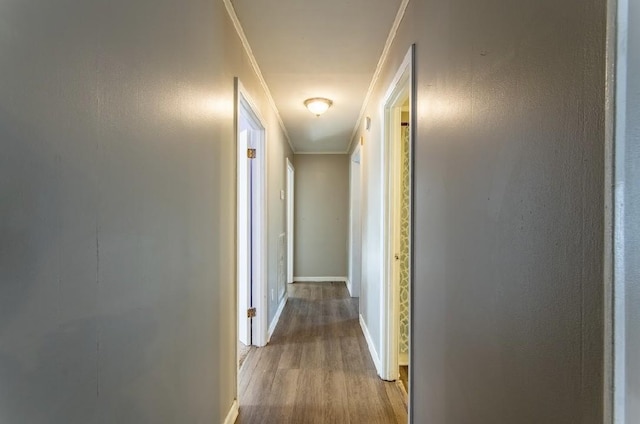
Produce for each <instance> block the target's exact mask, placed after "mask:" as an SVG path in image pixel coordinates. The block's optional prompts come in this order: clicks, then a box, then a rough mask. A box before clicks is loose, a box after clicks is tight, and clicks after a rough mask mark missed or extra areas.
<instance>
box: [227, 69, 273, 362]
mask: <svg viewBox="0 0 640 424" xmlns="http://www.w3.org/2000/svg"><path fill="white" fill-rule="evenodd" d="M235 86H236V90H235V91H236V143H237V172H238V175H237V231H236V235H237V310H238V314H237V328H238V368H240V366H241V365H242V363H243V361H244V359H245V358H246V356H247V354H248V353H249V350H250V347H251V346H264V345H265V344H266V327H265V326H266V321H267V317H266V311H267V308H266V289H265V286H266V234H265V231H266V221H265V219H266V213H265V211H266V196H265V181H266V178H265V175H266V161H265V152H266V151H265V126H264V124H263V122H264V121H263V120H262V119H261V117H260V115H259V114H258V112H257V108H255V107H254V103H253V102H252V101H251V98H250V97H249V96H248V94H247V92H246V91H245V90H244V87H243V86H242V83H241V82H240V81H239V80H238V79H237V78H236V80H235Z"/></svg>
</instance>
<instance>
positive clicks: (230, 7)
mask: <svg viewBox="0 0 640 424" xmlns="http://www.w3.org/2000/svg"><path fill="white" fill-rule="evenodd" d="M222 2H223V3H224V6H225V7H226V9H227V13H228V14H229V17H230V18H231V21H232V22H233V27H234V28H235V29H236V32H237V33H238V37H240V41H241V42H242V46H243V47H244V50H245V52H246V53H247V56H248V57H249V62H250V63H251V67H252V68H253V71H254V72H255V74H256V77H257V78H258V81H260V85H261V86H262V89H263V90H264V93H265V96H266V97H267V101H268V102H269V104H270V105H271V108H272V109H273V111H274V113H275V115H276V118H278V122H279V123H280V128H281V129H282V132H283V133H284V136H285V138H286V139H287V142H288V143H289V147H290V148H291V151H292V152H294V153H295V151H296V149H294V148H293V144H291V138H289V133H288V132H287V128H286V127H285V126H284V121H283V120H282V117H281V116H280V111H279V110H278V107H277V106H276V102H275V100H273V96H272V95H271V91H270V90H269V87H268V86H267V82H266V81H265V80H264V77H263V76H262V71H261V70H260V66H258V61H257V60H256V57H255V56H254V55H253V50H252V49H251V45H250V44H249V40H247V36H246V35H245V33H244V29H243V28H242V24H240V20H239V19H238V15H236V10H235V9H234V7H233V4H231V0H222Z"/></svg>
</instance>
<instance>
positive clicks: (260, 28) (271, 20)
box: [232, 0, 401, 153]
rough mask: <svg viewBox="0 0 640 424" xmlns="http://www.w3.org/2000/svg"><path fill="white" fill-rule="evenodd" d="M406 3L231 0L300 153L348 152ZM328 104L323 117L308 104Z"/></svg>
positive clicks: (392, 0)
mask: <svg viewBox="0 0 640 424" xmlns="http://www.w3.org/2000/svg"><path fill="white" fill-rule="evenodd" d="M400 3H401V0H314V1H311V0H232V4H233V7H234V9H235V12H236V14H237V16H238V19H239V21H240V23H241V25H242V28H243V29H244V33H245V35H246V38H247V40H248V42H249V44H250V45H251V50H252V51H253V55H254V56H255V59H256V61H257V63H258V65H259V67H260V70H261V72H262V75H263V77H264V80H265V81H266V84H267V86H268V87H269V90H270V91H271V95H272V96H273V99H274V101H275V104H276V107H277V108H278V111H279V112H280V116H281V117H282V120H283V122H284V126H285V128H286V130H287V132H288V134H289V138H290V141H291V144H292V147H293V148H294V150H295V152H296V153H322V152H331V153H335V152H346V150H347V149H348V147H349V143H350V141H351V136H352V133H353V129H354V127H355V125H356V124H357V121H358V118H359V115H360V110H361V108H362V104H363V102H364V100H365V96H366V94H367V90H368V88H369V84H370V83H371V79H372V77H373V74H374V72H375V70H376V65H377V64H378V61H379V59H380V56H381V54H382V51H383V48H384V46H385V42H386V40H387V37H388V35H389V31H390V30H391V27H392V25H393V22H394V20H395V17H396V14H397V13H398V8H399V7H400ZM310 97H327V98H329V99H331V100H333V106H332V107H331V108H330V109H329V110H328V111H327V112H326V113H325V114H324V115H322V116H320V117H316V116H315V115H313V114H311V112H309V111H308V110H307V109H306V108H305V106H304V104H303V102H304V100H305V99H307V98H310Z"/></svg>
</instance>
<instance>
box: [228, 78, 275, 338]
mask: <svg viewBox="0 0 640 424" xmlns="http://www.w3.org/2000/svg"><path fill="white" fill-rule="evenodd" d="M234 88H235V90H234V93H235V108H234V109H235V110H234V115H235V116H234V118H235V119H234V120H235V142H236V175H237V187H236V200H237V201H236V248H237V252H236V254H237V260H236V264H237V268H236V307H237V305H238V303H239V298H238V296H239V287H240V281H239V275H240V273H239V270H240V267H242V266H248V264H247V263H241V262H242V260H241V258H242V256H241V255H240V249H242V248H246V246H245V245H243V243H242V242H241V241H240V237H239V232H238V225H240V207H241V205H242V204H241V199H240V198H239V196H238V192H239V190H238V189H239V187H240V184H243V181H246V178H245V177H246V176H243V175H240V170H239V166H238V163H239V161H240V160H243V159H245V158H246V154H247V152H246V151H241V150H242V146H241V144H240V139H239V137H240V125H241V117H243V116H244V117H246V118H247V120H248V121H249V123H250V124H251V126H252V128H253V130H254V131H255V132H256V133H257V134H258V137H257V140H256V150H257V157H256V159H255V160H256V161H257V163H256V168H257V171H258V176H257V181H256V183H257V187H255V188H254V189H255V190H257V202H256V205H255V209H254V214H255V215H257V218H256V220H255V221H254V225H253V227H254V228H253V230H254V241H255V243H254V249H253V251H252V255H253V258H254V259H253V263H254V264H256V265H257V268H258V270H257V279H254V280H253V281H252V283H253V296H252V297H253V306H254V307H255V308H256V316H255V317H254V318H253V322H252V324H251V328H252V340H251V344H252V345H253V346H264V345H266V344H267V286H266V285H267V266H266V262H267V196H266V191H267V172H266V164H267V160H266V159H267V158H266V156H267V149H266V146H267V132H266V125H265V124H264V123H265V120H264V119H263V118H262V116H261V115H260V112H259V109H258V108H257V107H256V104H255V103H254V101H253V100H252V98H251V96H250V95H249V93H248V92H247V90H246V89H245V88H244V86H243V85H242V82H241V81H240V79H239V78H237V77H236V78H234ZM245 184H246V183H245ZM254 266H255V265H254ZM237 318H238V319H237V321H238V322H237V326H236V339H238V335H239V321H240V311H238V314H237Z"/></svg>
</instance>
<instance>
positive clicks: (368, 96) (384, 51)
mask: <svg viewBox="0 0 640 424" xmlns="http://www.w3.org/2000/svg"><path fill="white" fill-rule="evenodd" d="M225 1H226V0H225ZM408 4H409V0H402V3H400V7H399V8H398V13H396V18H395V20H394V21H393V25H391V30H390V31H389V35H388V36H387V41H386V43H385V44H384V49H382V54H381V55H380V59H379V60H378V65H377V66H376V71H375V72H374V73H373V77H372V78H371V83H370V84H369V89H368V90H367V94H366V95H365V97H364V101H363V102H362V108H360V115H358V120H357V121H356V125H355V127H353V132H352V133H351V139H350V141H349V147H348V148H347V152H350V151H351V148H352V147H353V140H354V137H355V136H356V133H357V132H358V128H360V125H361V124H362V118H364V111H365V110H366V109H367V106H368V105H369V100H371V95H372V94H373V90H374V88H375V86H376V83H377V82H378V78H380V73H381V72H382V67H383V66H384V64H385V62H386V61H387V57H388V56H389V51H390V50H391V45H392V44H393V40H395V38H396V33H397V32H398V28H399V27H400V22H402V18H404V13H405V11H406V10H407V5H408Z"/></svg>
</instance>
